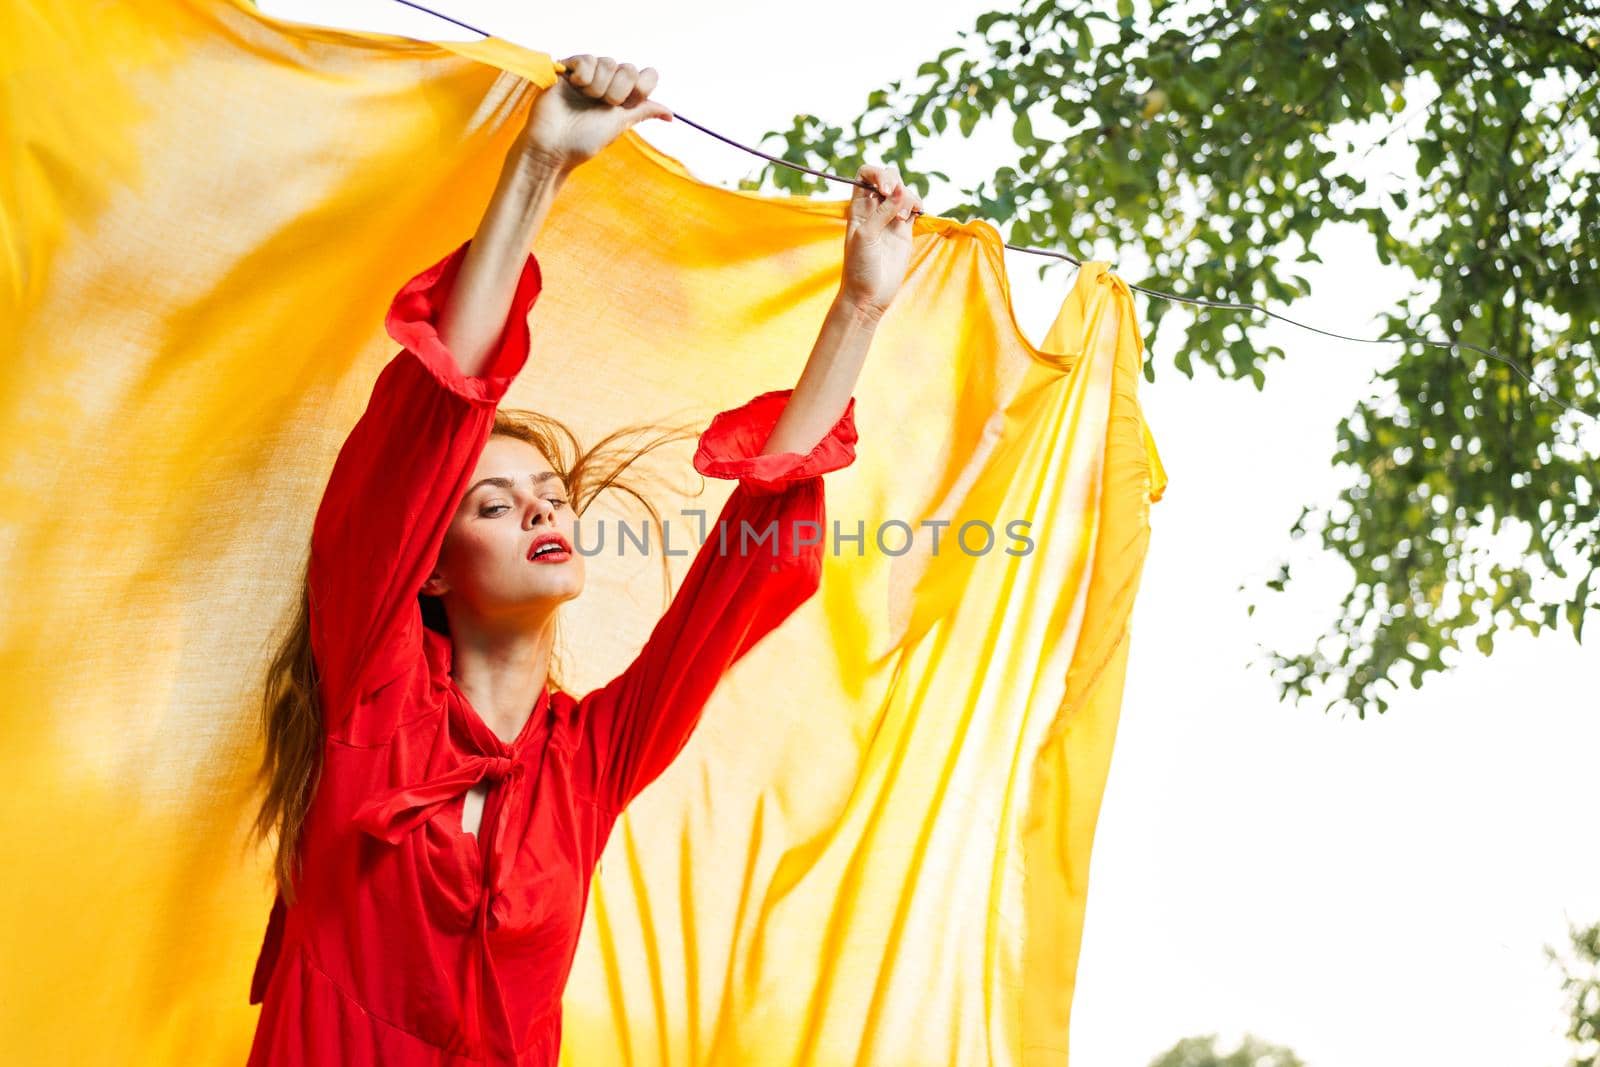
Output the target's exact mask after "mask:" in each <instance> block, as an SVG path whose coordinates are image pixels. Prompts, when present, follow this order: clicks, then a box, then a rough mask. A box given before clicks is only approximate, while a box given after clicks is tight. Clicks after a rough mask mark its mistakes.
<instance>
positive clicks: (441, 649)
mask: <svg viewBox="0 0 1600 1067" xmlns="http://www.w3.org/2000/svg"><path fill="white" fill-rule="evenodd" d="M426 640H427V641H428V642H429V643H430V644H432V645H433V646H434V649H435V653H436V654H435V655H433V656H430V657H429V660H430V662H431V663H432V664H433V668H434V670H435V671H436V672H437V673H438V674H439V675H440V681H442V683H443V684H444V685H445V686H446V687H447V688H448V689H449V690H450V692H451V693H452V694H453V699H452V700H450V705H451V709H452V714H453V716H454V717H455V719H456V721H457V724H458V725H459V726H460V732H461V733H462V734H464V735H465V737H466V738H467V739H468V740H469V741H470V742H471V743H472V744H473V747H475V748H476V749H477V750H478V752H479V754H480V755H485V756H510V755H513V754H515V753H517V752H521V751H525V750H526V749H527V748H529V747H530V742H531V741H532V740H533V739H534V738H536V737H537V736H539V735H540V734H543V733H546V732H548V730H547V728H548V726H549V722H550V705H551V702H552V700H553V699H554V697H553V695H552V693H551V687H550V680H549V679H548V678H546V679H545V683H544V686H543V688H542V689H541V690H540V692H539V695H538V697H537V698H535V700H534V702H533V710H532V711H530V712H529V713H528V717H527V719H526V720H525V721H524V722H523V724H522V729H520V730H518V731H517V736H516V737H514V738H512V739H511V740H510V741H505V740H503V739H501V737H500V735H499V734H497V733H495V732H494V730H493V729H491V728H490V726H489V724H488V723H487V722H485V721H484V719H483V716H482V715H480V714H478V709H477V708H475V707H473V706H472V701H471V699H469V698H468V696H467V694H466V693H464V692H462V690H461V687H460V686H459V685H457V684H456V679H455V675H453V674H452V673H450V667H451V663H452V660H453V656H452V655H451V653H452V651H453V649H452V647H451V644H450V639H449V638H448V637H446V636H445V635H444V634H441V633H439V632H438V631H437V630H427V638H426Z"/></svg>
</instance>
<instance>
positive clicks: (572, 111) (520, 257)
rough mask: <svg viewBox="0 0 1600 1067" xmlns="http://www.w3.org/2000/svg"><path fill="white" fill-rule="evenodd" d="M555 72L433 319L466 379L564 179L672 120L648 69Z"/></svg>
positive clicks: (581, 62)
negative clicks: (655, 123) (640, 128)
mask: <svg viewBox="0 0 1600 1067" xmlns="http://www.w3.org/2000/svg"><path fill="white" fill-rule="evenodd" d="M562 65H563V66H565V67H566V68H567V69H566V73H565V74H564V75H562V76H561V77H560V78H558V79H557V80H556V83H555V84H554V85H552V86H551V87H550V88H549V89H547V90H545V91H544V92H542V93H540V94H539V98H538V99H537V100H535V101H534V104H533V107H532V108H530V109H529V111H528V120H527V123H526V125H524V126H523V128H522V132H521V133H520V134H518V135H517V140H516V142H515V143H514V144H513V145H512V148H511V151H510V153H509V154H508V155H507V157H506V165H505V168H504V169H503V170H502V171H501V172H500V182H499V184H498V185H497V186H496V187H495V191H494V196H493V198H492V199H491V200H490V201H489V208H488V210H487V211H485V212H484V215H483V219H482V221H481V222H479V224H478V230H477V233H476V234H475V235H474V236H473V238H472V244H471V246H470V247H469V248H468V249H467V254H466V258H465V260H463V262H462V264H461V273H460V275H459V276H458V277H457V279H456V285H455V290H454V292H453V293H452V294H451V297H450V302H449V303H448V304H447V305H445V308H444V311H443V313H442V314H441V315H440V318H439V338H440V340H441V341H443V342H444V345H445V347H446V348H448V349H449V350H450V351H451V352H453V353H455V356H456V359H457V361H458V362H459V363H460V365H461V371H462V373H463V374H466V375H469V376H470V375H475V374H477V373H478V372H479V370H480V369H481V368H482V367H483V364H484V361H485V360H487V359H488V357H489V353H490V350H491V348H492V346H493V345H494V341H495V338H496V336H498V334H499V331H500V324H501V323H503V322H505V319H506V312H507V311H508V310H509V309H510V307H511V298H512V296H513V294H514V293H515V292H516V288H517V274H518V271H520V270H521V268H522V264H523V261H524V259H526V258H527V255H528V252H529V246H530V245H531V244H532V243H533V238H534V236H535V235H536V234H537V233H538V232H539V229H540V227H541V226H543V225H544V220H545V216H546V215H548V214H549V213H550V204H551V202H552V201H554V199H555V195H556V192H557V191H558V190H559V189H560V188H561V184H562V182H563V181H565V180H566V177H567V175H568V174H569V173H571V171H572V169H573V168H574V167H576V166H578V165H579V164H581V163H583V162H584V161H586V160H588V159H589V158H591V157H592V156H594V155H595V154H596V153H597V152H599V151H600V150H601V149H602V148H604V147H605V146H606V145H608V144H610V143H611V142H612V141H614V140H615V139H616V138H617V137H618V136H619V135H620V134H621V133H622V131H623V130H625V129H627V128H628V127H629V126H632V125H633V124H634V123H637V122H639V121H641V120H643V119H647V118H662V119H668V120H670V119H671V117H672V112H671V111H669V110H667V108H666V107H665V106H664V105H662V104H660V103H658V102H657V101H654V100H650V99H648V97H649V95H650V93H651V91H652V90H654V89H655V86H656V80H657V75H656V70H655V68H654V67H645V68H644V69H643V70H639V69H637V68H636V67H634V66H633V64H631V63H618V62H617V61H616V60H614V59H612V58H611V57H610V56H592V55H578V56H569V57H567V58H566V59H565V60H562Z"/></svg>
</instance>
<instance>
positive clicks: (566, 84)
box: [521, 54, 672, 173]
mask: <svg viewBox="0 0 1600 1067" xmlns="http://www.w3.org/2000/svg"><path fill="white" fill-rule="evenodd" d="M561 63H562V65H563V66H565V67H566V68H567V69H566V73H564V74H562V75H561V76H560V77H558V78H557V79H556V81H555V84H554V85H551V86H550V88H548V89H546V90H544V91H543V92H541V93H540V94H539V97H538V99H537V100H535V101H534V102H533V107H532V108H530V109H529V111H528V122H527V125H526V126H524V127H523V130H522V134H521V140H522V145H521V147H522V150H523V152H524V153H525V154H526V155H527V156H528V158H529V159H530V160H532V161H535V162H539V163H544V164H547V165H549V166H551V167H553V168H554V169H556V170H557V171H559V172H561V173H566V172H568V171H570V170H572V169H573V168H574V167H576V166H578V165H579V164H581V163H584V162H586V161H587V160H589V159H592V158H594V156H596V155H598V154H599V153H600V151H601V150H602V149H603V148H605V147H606V145H608V144H610V143H611V142H612V141H614V140H616V139H617V138H618V137H619V136H620V135H621V134H622V131H623V130H625V129H627V128H628V127H630V126H632V125H633V124H634V123H636V122H639V121H641V120H643V119H665V120H666V121H668V122H670V121H671V120H672V112H671V111H670V110H668V109H667V107H666V105H665V104H661V103H659V102H657V101H655V100H651V99H649V96H650V93H651V92H652V91H654V89H655V87H656V78H657V74H656V69H655V68H654V67H646V68H644V69H643V70H639V69H638V68H636V67H635V66H634V65H633V64H632V63H618V62H617V61H616V60H615V59H613V58H611V57H610V56H591V55H588V54H584V55H577V56H569V57H567V58H566V59H563V60H562V61H561Z"/></svg>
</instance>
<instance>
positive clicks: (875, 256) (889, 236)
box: [839, 164, 922, 316]
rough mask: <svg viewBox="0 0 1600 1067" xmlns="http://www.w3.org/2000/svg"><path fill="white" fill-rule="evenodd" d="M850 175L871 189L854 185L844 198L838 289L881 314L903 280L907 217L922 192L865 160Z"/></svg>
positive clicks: (908, 232)
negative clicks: (847, 216)
mask: <svg viewBox="0 0 1600 1067" xmlns="http://www.w3.org/2000/svg"><path fill="white" fill-rule="evenodd" d="M856 177H857V178H860V179H862V180H863V181H866V182H869V183H871V184H872V185H873V186H874V188H875V189H876V190H877V192H874V191H873V190H872V189H864V188H862V187H861V186H859V185H858V186H856V187H855V195H854V196H853V197H851V198H850V220H849V223H848V224H847V225H846V227H845V232H844V277H843V280H842V282H841V284H840V290H839V291H840V295H841V296H842V297H843V298H844V299H845V300H847V301H849V302H850V303H851V304H852V305H854V306H855V307H858V308H860V309H861V310H863V311H866V312H867V313H869V314H871V315H874V316H881V315H882V314H883V313H884V312H885V311H887V310H888V308H889V303H890V301H892V300H893V299H894V295H895V294H896V293H898V292H899V291H900V283H901V282H903V281H905V277H906V266H907V265H908V264H909V263H910V262H911V218H912V215H913V213H919V214H920V213H921V211H922V198H921V197H919V196H917V194H916V193H913V192H912V191H911V190H910V189H907V188H906V187H905V185H904V184H903V183H902V182H901V181H900V173H899V171H897V170H895V169H894V168H893V167H875V166H871V165H870V164H869V165H867V166H864V167H862V168H861V170H860V171H858V172H857V174H856ZM879 193H881V194H882V195H881V196H880V195H879Z"/></svg>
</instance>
